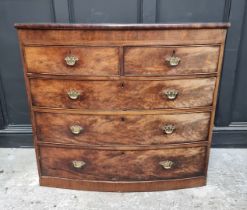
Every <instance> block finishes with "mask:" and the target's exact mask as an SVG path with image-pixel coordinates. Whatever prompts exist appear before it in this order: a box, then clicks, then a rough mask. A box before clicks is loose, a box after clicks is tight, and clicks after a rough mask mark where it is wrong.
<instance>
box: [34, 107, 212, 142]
mask: <svg viewBox="0 0 247 210" xmlns="http://www.w3.org/2000/svg"><path fill="white" fill-rule="evenodd" d="M35 121H36V131H37V136H38V138H39V140H40V141H43V142H52V143H62V144H81V145H83V144H84V145H150V144H151V145H160V144H168V143H182V142H195V141H206V140H207V137H208V131H209V130H208V128H209V122H210V113H209V112H205V113H185V114H181V113H180V114H176V113H173V114H161V113H157V114H143V115H142V114H129V115H119V114H108V115H104V114H98V115H97V114H96V115H92V114H89V115H86V114H63V113H51V112H40V111H39V112H35Z"/></svg>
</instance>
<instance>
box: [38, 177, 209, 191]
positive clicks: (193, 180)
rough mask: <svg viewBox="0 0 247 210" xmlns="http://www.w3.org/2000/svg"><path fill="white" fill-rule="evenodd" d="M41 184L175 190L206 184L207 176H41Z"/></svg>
mask: <svg viewBox="0 0 247 210" xmlns="http://www.w3.org/2000/svg"><path fill="white" fill-rule="evenodd" d="M40 185H41V186H46V187H59V188H65V189H74V190H90V191H103V192H146V191H161V190H175V189H183V188H189V187H201V186H204V185H206V177H205V176H197V177H190V178H185V179H168V180H155V181H136V182H135V181H131V182H128V181H127V182H123V181H122V182H113V181H84V180H78V179H65V178H58V177H50V176H41V177H40Z"/></svg>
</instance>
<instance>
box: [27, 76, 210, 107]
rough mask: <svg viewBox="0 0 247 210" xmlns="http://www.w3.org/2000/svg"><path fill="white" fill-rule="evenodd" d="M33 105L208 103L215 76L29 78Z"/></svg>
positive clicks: (176, 104) (164, 105)
mask: <svg viewBox="0 0 247 210" xmlns="http://www.w3.org/2000/svg"><path fill="white" fill-rule="evenodd" d="M30 84H31V95H32V103H33V105H34V106H40V107H51V108H73V109H87V110H130V109H132V110H133V109H136V110H138V109H145V110H148V109H164V108H193V107H204V106H210V105H211V104H212V101H213V92H214V88H215V78H214V77H212V78H197V79H180V80H167V81H147V80H143V81H141V80H138V81H133V80H125V81H124V80H122V81H120V80H114V81H79V80H76V81H73V80H55V79H31V80H30Z"/></svg>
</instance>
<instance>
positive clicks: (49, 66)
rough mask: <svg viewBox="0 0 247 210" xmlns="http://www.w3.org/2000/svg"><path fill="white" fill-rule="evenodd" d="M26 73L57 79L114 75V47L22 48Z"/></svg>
mask: <svg viewBox="0 0 247 210" xmlns="http://www.w3.org/2000/svg"><path fill="white" fill-rule="evenodd" d="M25 61H26V65H27V71H28V72H31V73H48V74H58V75H59V74H61V75H97V76H101V75H102V76H104V75H118V74H119V57H118V48H117V47H73V46H71V47H48V46H47V47H25Z"/></svg>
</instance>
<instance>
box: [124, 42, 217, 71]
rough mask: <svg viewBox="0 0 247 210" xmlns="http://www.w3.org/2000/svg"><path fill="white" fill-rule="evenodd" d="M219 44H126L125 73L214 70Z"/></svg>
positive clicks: (215, 68)
mask: <svg viewBox="0 0 247 210" xmlns="http://www.w3.org/2000/svg"><path fill="white" fill-rule="evenodd" d="M218 57H219V47H214V46H209V47H127V48H125V53H124V61H125V62H124V69H125V74H126V75H150V76H152V75H153V76H154V75H186V74H198V73H212V72H216V71H217V65H218Z"/></svg>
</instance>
